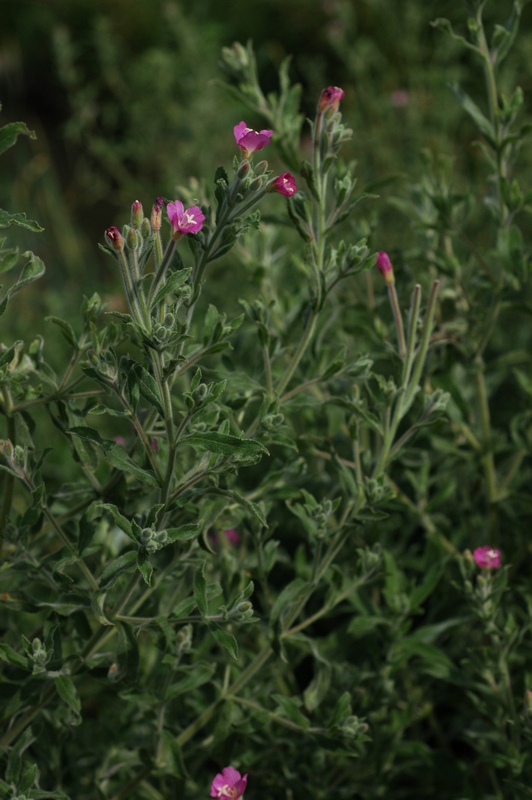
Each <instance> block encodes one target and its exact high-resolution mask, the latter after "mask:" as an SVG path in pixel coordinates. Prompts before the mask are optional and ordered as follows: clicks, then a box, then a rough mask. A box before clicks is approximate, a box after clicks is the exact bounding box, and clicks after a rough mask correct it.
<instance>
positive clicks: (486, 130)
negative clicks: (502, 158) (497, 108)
mask: <svg viewBox="0 0 532 800" xmlns="http://www.w3.org/2000/svg"><path fill="white" fill-rule="evenodd" d="M449 88H450V89H451V91H452V92H453V94H454V95H455V97H456V99H457V100H458V102H459V103H460V105H461V106H462V108H463V109H464V111H465V112H466V113H467V114H469V116H470V117H471V118H472V119H473V121H474V122H475V123H476V126H477V128H478V129H479V131H480V132H481V133H483V134H484V136H485V137H486V139H487V140H488V142H489V143H490V144H491V145H492V147H495V146H496V139H495V131H494V130H493V125H492V124H491V122H490V121H489V119H488V118H487V117H485V116H484V114H483V113H482V111H481V110H480V108H479V107H478V106H477V104H476V103H475V102H474V101H473V100H472V99H471V98H470V97H469V95H467V94H466V93H465V92H464V91H463V90H462V89H461V87H460V86H459V85H458V84H457V83H450V84H449Z"/></svg>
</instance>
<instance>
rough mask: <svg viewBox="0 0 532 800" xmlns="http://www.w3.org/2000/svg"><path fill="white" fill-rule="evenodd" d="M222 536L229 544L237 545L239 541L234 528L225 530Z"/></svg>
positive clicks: (238, 535) (237, 533)
mask: <svg viewBox="0 0 532 800" xmlns="http://www.w3.org/2000/svg"><path fill="white" fill-rule="evenodd" d="M224 536H225V538H226V539H227V541H228V542H229V544H232V545H235V544H238V543H239V541H240V534H239V532H238V531H237V530H235V528H227V529H226V530H225V531H224Z"/></svg>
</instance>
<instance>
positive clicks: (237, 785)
mask: <svg viewBox="0 0 532 800" xmlns="http://www.w3.org/2000/svg"><path fill="white" fill-rule="evenodd" d="M247 783H248V776H247V775H244V776H243V777H242V775H241V774H240V772H239V771H238V770H237V769H234V768H233V767H224V769H223V770H222V771H221V773H220V774H218V775H217V776H216V777H215V779H214V780H213V782H212V785H211V797H221V798H225V800H240V798H241V797H242V795H243V794H244V792H245V791H246V786H247Z"/></svg>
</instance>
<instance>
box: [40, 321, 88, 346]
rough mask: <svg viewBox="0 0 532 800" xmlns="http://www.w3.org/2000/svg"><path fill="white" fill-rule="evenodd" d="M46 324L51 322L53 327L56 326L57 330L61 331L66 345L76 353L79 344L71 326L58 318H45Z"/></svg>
mask: <svg viewBox="0 0 532 800" xmlns="http://www.w3.org/2000/svg"><path fill="white" fill-rule="evenodd" d="M44 319H45V321H46V322H53V323H54V325H57V326H58V328H60V329H61V333H62V334H63V336H64V338H65V339H66V341H67V342H68V344H69V345H70V346H71V347H73V348H74V350H76V351H78V350H79V349H80V348H79V344H78V340H77V338H76V334H75V333H74V329H73V327H72V325H71V324H70V323H69V322H67V321H66V320H64V319H60V318H59V317H53V316H50V317H45V318H44Z"/></svg>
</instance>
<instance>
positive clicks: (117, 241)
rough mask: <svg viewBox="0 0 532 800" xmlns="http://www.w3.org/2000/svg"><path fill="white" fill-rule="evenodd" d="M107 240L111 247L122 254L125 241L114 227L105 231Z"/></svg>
mask: <svg viewBox="0 0 532 800" xmlns="http://www.w3.org/2000/svg"><path fill="white" fill-rule="evenodd" d="M105 238H106V239H107V242H108V243H109V244H110V245H111V247H112V248H114V250H116V252H117V253H121V252H122V250H123V249H124V240H123V238H122V234H121V233H120V231H119V230H118V228H116V227H115V226H114V225H112V226H111V227H110V228H107V230H106V231H105Z"/></svg>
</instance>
